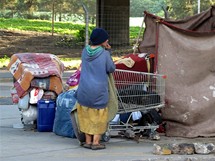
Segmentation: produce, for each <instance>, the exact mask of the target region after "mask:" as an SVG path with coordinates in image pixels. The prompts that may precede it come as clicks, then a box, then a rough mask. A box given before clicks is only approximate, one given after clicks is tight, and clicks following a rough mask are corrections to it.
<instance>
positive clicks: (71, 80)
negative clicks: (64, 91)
mask: <svg viewBox="0 0 215 161" xmlns="http://www.w3.org/2000/svg"><path fill="white" fill-rule="evenodd" d="M80 76H81V70H80V67H79V68H78V69H77V70H76V71H75V73H73V74H72V75H71V76H70V77H69V79H68V80H67V81H66V84H68V85H69V86H76V85H78V83H79V80H80Z"/></svg>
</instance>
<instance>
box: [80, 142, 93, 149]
mask: <svg viewBox="0 0 215 161" xmlns="http://www.w3.org/2000/svg"><path fill="white" fill-rule="evenodd" d="M82 146H83V147H84V148H87V149H91V147H92V144H86V143H85V144H83V145H82Z"/></svg>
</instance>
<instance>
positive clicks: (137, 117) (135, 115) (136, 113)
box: [132, 111, 142, 121]
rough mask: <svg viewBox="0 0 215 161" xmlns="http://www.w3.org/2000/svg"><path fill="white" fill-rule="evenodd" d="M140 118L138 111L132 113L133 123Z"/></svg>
mask: <svg viewBox="0 0 215 161" xmlns="http://www.w3.org/2000/svg"><path fill="white" fill-rule="evenodd" d="M141 117H142V114H141V112H140V111H135V112H132V120H133V121H136V120H139V119H140V118H141Z"/></svg>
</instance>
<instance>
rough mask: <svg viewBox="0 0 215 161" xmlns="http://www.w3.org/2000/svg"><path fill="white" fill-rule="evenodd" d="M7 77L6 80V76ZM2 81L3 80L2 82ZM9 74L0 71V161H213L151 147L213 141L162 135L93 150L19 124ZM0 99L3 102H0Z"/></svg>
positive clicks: (213, 159)
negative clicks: (155, 152)
mask: <svg viewBox="0 0 215 161" xmlns="http://www.w3.org/2000/svg"><path fill="white" fill-rule="evenodd" d="M7 75H8V76H9V77H8V78H7V77H6V76H7ZM3 78H4V79H3ZM12 85H13V83H12V79H11V76H10V74H8V73H7V74H5V73H4V72H3V71H0V98H1V99H0V102H1V105H0V160H1V161H71V160H74V161H86V160H87V161H215V154H214V153H213V154H210V155H197V154H195V155H168V156H165V155H154V154H153V153H152V151H153V145H154V144H167V143H193V142H203V143H209V142H211V143H215V138H196V139H186V138H177V137H165V136H161V139H160V140H159V141H153V140H149V139H147V138H144V139H141V140H140V142H139V143H137V142H135V141H134V140H127V139H124V138H111V139H110V141H109V142H107V143H106V145H107V149H105V150H101V151H92V150H89V149H84V148H82V147H80V146H79V143H78V141H77V140H76V139H72V138H67V137H62V136H57V135H56V134H54V133H52V132H37V131H35V130H31V129H30V128H14V127H15V126H17V125H20V123H21V121H20V111H19V110H18V108H17V105H11V103H9V102H7V101H11V98H10V92H9V89H10V88H11V86H12ZM3 98H4V99H5V100H6V103H4V102H2V100H3Z"/></svg>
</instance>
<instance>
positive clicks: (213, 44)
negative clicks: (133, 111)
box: [139, 6, 215, 137]
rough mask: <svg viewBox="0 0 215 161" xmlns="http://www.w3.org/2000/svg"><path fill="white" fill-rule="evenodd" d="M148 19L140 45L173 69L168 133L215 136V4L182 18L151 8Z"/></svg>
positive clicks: (163, 68)
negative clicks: (156, 13)
mask: <svg viewBox="0 0 215 161" xmlns="http://www.w3.org/2000/svg"><path fill="white" fill-rule="evenodd" d="M145 23H146V29H145V33H144V36H143V41H142V42H141V44H140V46H139V50H140V52H146V53H155V55H156V57H155V59H156V60H155V61H156V63H155V68H156V70H157V72H158V73H162V74H165V75H167V79H166V106H165V107H164V108H163V109H162V117H163V119H164V120H165V121H166V123H167V124H166V135H167V136H181V137H198V136H215V124H214V121H215V115H214V113H215V63H214V62H215V6H212V7H211V8H210V9H208V10H207V11H205V12H202V13H200V14H197V15H195V16H193V17H190V18H187V19H184V20H179V21H167V20H164V19H162V18H160V17H157V16H154V15H152V14H150V13H147V12H145Z"/></svg>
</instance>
